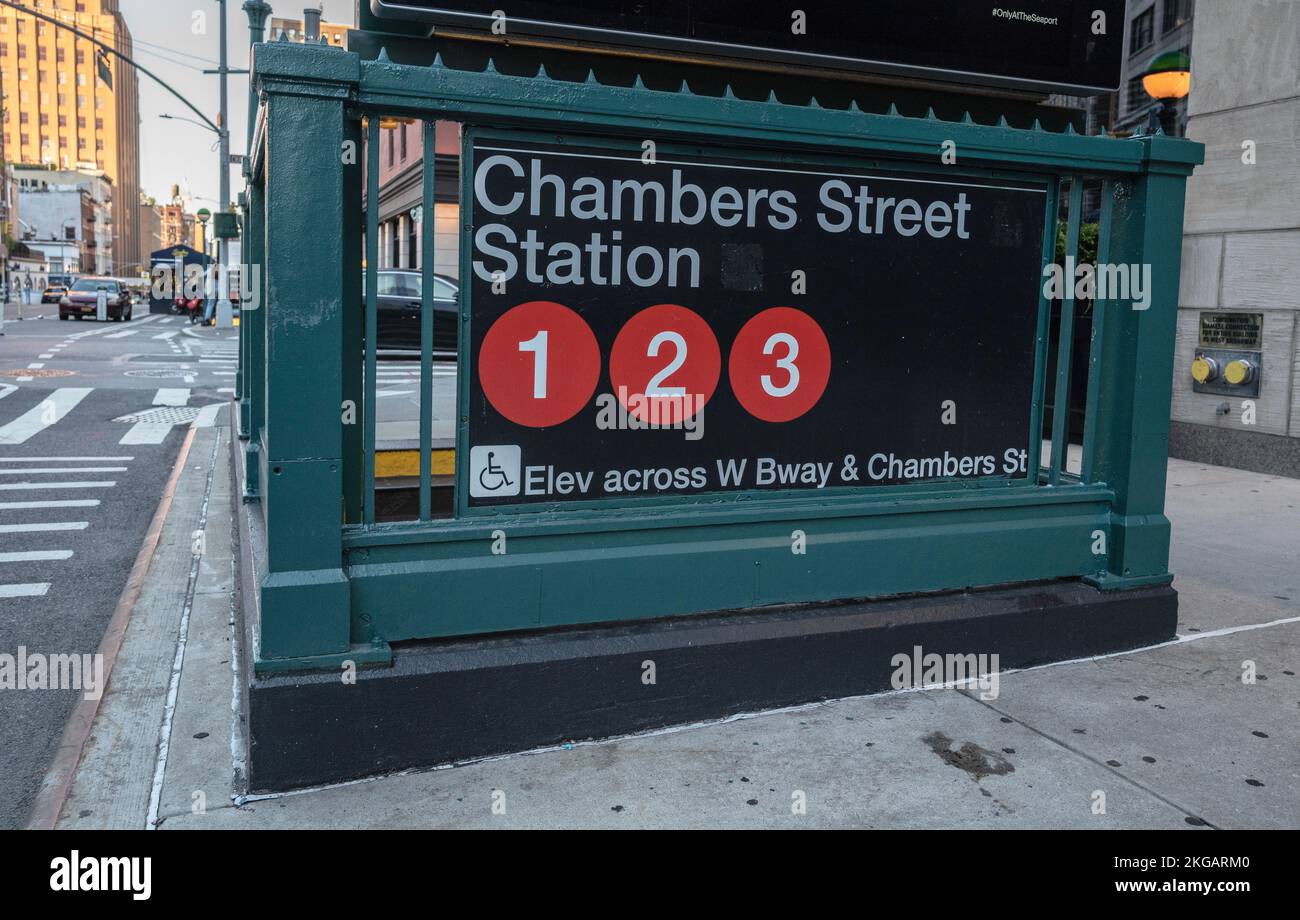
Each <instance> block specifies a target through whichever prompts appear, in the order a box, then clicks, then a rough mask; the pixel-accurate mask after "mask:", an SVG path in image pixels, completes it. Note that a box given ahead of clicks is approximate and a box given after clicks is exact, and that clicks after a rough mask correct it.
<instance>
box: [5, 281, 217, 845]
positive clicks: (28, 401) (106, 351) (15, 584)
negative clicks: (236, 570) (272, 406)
mask: <svg viewBox="0 0 1300 920" xmlns="http://www.w3.org/2000/svg"><path fill="white" fill-rule="evenodd" d="M14 312H15V311H14V310H13V307H12V305H11V308H10V314H9V315H10V316H13V315H14ZM24 312H25V314H26V315H28V316H31V315H35V314H37V313H38V308H36V307H28V308H26V310H25V311H24ZM39 312H43V313H44V314H45V318H43V319H27V320H24V321H23V322H8V323H6V324H5V328H4V332H5V335H4V336H3V337H0V655H9V656H13V657H14V659H16V658H17V656H18V654H19V649H20V647H21V648H24V649H25V650H26V653H27V655H28V656H29V660H30V656H32V655H33V654H39V655H59V654H77V655H81V654H93V653H95V651H96V650H97V649H98V647H99V644H100V640H101V638H102V636H103V633H104V629H105V626H106V625H107V623H108V621H109V619H110V617H111V616H112V614H113V611H114V609H115V607H116V605H117V601H118V597H119V595H120V594H121V592H122V589H123V587H124V585H125V583H126V579H127V576H128V574H129V573H130V570H131V567H132V565H133V564H134V562H135V558H136V555H137V553H138V552H139V549H140V544H141V542H142V541H143V539H144V535H145V532H146V531H147V529H148V527H149V522H150V520H151V519H152V517H153V514H154V512H155V510H156V508H157V505H158V501H159V498H160V496H161V494H162V491H163V488H164V486H165V484H166V481H167V478H168V476H169V475H170V473H171V470H172V467H173V465H174V463H175V460H176V455H177V452H178V450H179V447H180V444H181V442H182V440H183V438H184V434H185V430H186V428H187V427H189V426H190V425H191V424H197V425H211V424H216V423H219V421H221V420H223V417H224V414H225V413H224V412H221V410H220V407H221V406H222V405H224V404H225V403H226V402H228V400H229V399H230V396H231V392H230V391H232V388H233V386H234V382H233V381H234V376H233V374H234V371H235V365H234V363H233V360H234V354H233V350H234V349H235V347H236V340H235V334H236V333H234V332H228V331H221V332H218V331H217V330H210V329H203V330H196V329H190V328H189V326H188V325H187V324H183V322H182V321H181V320H180V319H179V318H170V317H161V316H149V315H148V314H143V315H142V314H141V313H139V312H137V314H136V317H135V319H134V320H133V321H132V322H130V323H102V324H101V323H95V322H85V321H82V322H77V321H64V322H60V321H59V320H58V319H57V315H55V311H54V310H53V308H46V309H45V310H44V311H39ZM156 403H161V405H155V404H156ZM205 406H208V407H211V408H209V409H206V410H205V409H204V408H203V407H205ZM142 412H143V413H152V415H151V416H145V417H143V418H135V419H131V420H126V421H124V420H121V419H123V417H126V416H131V415H132V414H135V413H142ZM10 667H11V668H12V667H13V665H12V664H11V665H10ZM79 695H80V694H79V691H77V690H74V689H43V690H36V689H3V688H2V687H0V827H15V826H21V825H23V824H24V823H25V821H26V818H27V814H28V812H29V811H30V808H31V805H32V801H33V797H34V795H35V792H36V790H37V788H38V786H39V785H40V782H41V779H42V777H43V776H44V773H45V770H46V769H47V767H48V764H49V762H50V760H51V758H52V757H53V755H54V752H55V749H56V747H57V745H58V742H59V738H60V737H61V735H62V732H63V727H64V724H65V722H66V721H67V717H68V714H69V713H70V712H71V710H72V708H73V706H74V705H75V704H76V701H77V699H78V697H79Z"/></svg>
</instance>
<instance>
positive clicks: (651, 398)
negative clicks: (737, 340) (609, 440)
mask: <svg viewBox="0 0 1300 920" xmlns="http://www.w3.org/2000/svg"><path fill="white" fill-rule="evenodd" d="M720 376H722V352H721V350H720V349H719V348H718V340H717V337H715V336H714V334H713V330H712V329H710V328H709V324H708V323H706V322H705V321H704V320H703V319H702V318H701V317H700V315H699V314H698V313H696V312H694V311H693V310H688V309H686V308H685V307H680V306H678V305H677V304H671V303H661V304H658V305H657V306H653V307H646V308H645V309H644V310H642V311H641V312H640V313H638V314H636V315H635V316H633V317H632V318H631V319H629V320H628V321H627V322H626V323H625V324H624V325H623V328H622V329H620V330H619V332H618V337H617V338H616V339H614V348H613V350H612V351H611V352H610V354H609V382H610V385H611V386H613V388H614V395H615V397H616V398H617V399H618V401H619V402H621V403H622V404H623V405H624V407H626V408H627V411H628V413H629V414H631V415H634V416H636V417H637V418H638V419H640V420H641V421H643V422H653V423H656V424H659V425H672V424H678V423H680V422H683V421H685V420H686V419H688V418H692V417H694V415H695V414H696V413H697V412H699V411H700V410H701V409H703V408H704V404H705V403H707V402H708V401H709V398H710V397H711V396H713V391H714V390H716V389H717V388H718V378H719V377H720Z"/></svg>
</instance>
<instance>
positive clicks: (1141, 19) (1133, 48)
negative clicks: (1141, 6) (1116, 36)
mask: <svg viewBox="0 0 1300 920" xmlns="http://www.w3.org/2000/svg"><path fill="white" fill-rule="evenodd" d="M1155 24H1156V8H1155V7H1154V6H1153V7H1151V9H1149V10H1146V11H1145V12H1142V13H1139V14H1138V15H1136V16H1134V17H1133V28H1132V29H1131V30H1130V32H1129V41H1128V53H1129V54H1137V53H1138V52H1139V51H1141V50H1142V49H1143V48H1145V47H1146V46H1147V45H1149V44H1151V42H1152V41H1153V40H1154V39H1155Z"/></svg>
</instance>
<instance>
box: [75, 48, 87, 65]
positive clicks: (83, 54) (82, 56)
mask: <svg viewBox="0 0 1300 920" xmlns="http://www.w3.org/2000/svg"><path fill="white" fill-rule="evenodd" d="M77 63H78V64H84V63H86V52H84V51H78V52H77Z"/></svg>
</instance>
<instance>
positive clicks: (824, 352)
mask: <svg viewBox="0 0 1300 920" xmlns="http://www.w3.org/2000/svg"><path fill="white" fill-rule="evenodd" d="M727 373H728V374H729V375H730V377H731V390H732V392H733V393H735V394H736V399H737V400H739V402H740V404H741V405H742V406H744V407H745V409H746V410H747V411H748V412H749V414H750V415H752V416H754V417H755V418H758V419H762V420H763V421H765V422H789V421H793V420H794V419H797V418H799V416H801V415H803V414H804V413H805V412H807V411H808V410H809V409H811V408H812V407H813V406H815V405H817V400H819V399H821V398H822V394H823V393H825V392H826V384H827V383H828V382H829V381H830V378H831V346H830V343H829V342H828V341H826V333H824V332H822V327H821V326H819V325H817V321H816V320H815V319H813V318H812V317H811V316H809V315H808V314H807V313H805V312H803V311H802V310H796V309H794V308H793V307H772V308H771V309H768V310H764V311H763V312H762V313H759V314H757V315H756V316H754V317H753V318H751V319H750V320H749V322H747V323H745V325H744V326H743V327H742V328H741V330H740V332H739V333H738V334H737V335H736V341H735V343H734V344H733V345H732V346H731V358H730V359H729V360H728V362H727Z"/></svg>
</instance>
